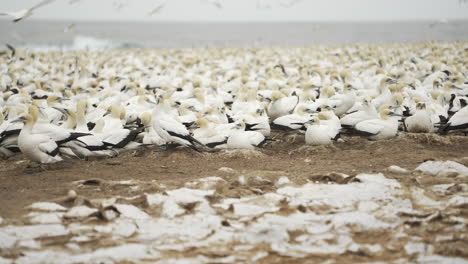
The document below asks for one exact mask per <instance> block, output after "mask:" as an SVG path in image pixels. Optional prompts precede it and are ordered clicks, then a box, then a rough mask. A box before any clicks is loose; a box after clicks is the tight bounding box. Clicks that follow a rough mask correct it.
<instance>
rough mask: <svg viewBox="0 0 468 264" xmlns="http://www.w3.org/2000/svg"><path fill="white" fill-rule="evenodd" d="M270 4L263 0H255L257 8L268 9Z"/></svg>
mask: <svg viewBox="0 0 468 264" xmlns="http://www.w3.org/2000/svg"><path fill="white" fill-rule="evenodd" d="M270 8H271V5H270V4H269V3H266V1H264V0H257V9H270Z"/></svg>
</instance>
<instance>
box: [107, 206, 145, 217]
mask: <svg viewBox="0 0 468 264" xmlns="http://www.w3.org/2000/svg"><path fill="white" fill-rule="evenodd" d="M114 207H115V209H117V211H119V213H120V217H126V218H131V219H148V218H150V216H149V215H148V214H147V213H145V212H143V211H142V210H140V209H139V208H138V207H136V206H134V205H131V204H114Z"/></svg>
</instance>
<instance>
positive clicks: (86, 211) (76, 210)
mask: <svg viewBox="0 0 468 264" xmlns="http://www.w3.org/2000/svg"><path fill="white" fill-rule="evenodd" d="M97 211H98V209H96V208H89V207H88V206H84V205H80V206H75V207H72V208H70V210H69V211H68V212H67V213H65V215H64V217H66V218H85V217H88V216H90V215H92V214H94V213H96V212H97Z"/></svg>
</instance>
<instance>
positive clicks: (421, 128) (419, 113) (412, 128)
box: [405, 103, 434, 133]
mask: <svg viewBox="0 0 468 264" xmlns="http://www.w3.org/2000/svg"><path fill="white" fill-rule="evenodd" d="M405 126H406V129H407V130H408V132H411V133H430V132H432V130H433V128H434V124H433V123H432V120H431V116H430V115H429V113H428V112H427V111H426V104H425V103H418V104H417V105H416V112H415V113H414V115H412V116H410V117H408V118H406V119H405Z"/></svg>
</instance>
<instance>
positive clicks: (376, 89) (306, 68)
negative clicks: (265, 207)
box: [0, 42, 468, 164]
mask: <svg viewBox="0 0 468 264" xmlns="http://www.w3.org/2000/svg"><path fill="white" fill-rule="evenodd" d="M467 62H468V45H467V43H465V42H451V43H443V42H425V43H406V44H387V45H370V44H352V45H343V46H336V47H331V46H311V47H297V48H292V47H290V48H281V47H269V48H267V47H264V48H261V47H256V48H200V49H115V50H49V51H31V50H23V49H15V48H14V47H11V46H9V47H8V49H5V50H4V51H3V52H2V53H1V57H0V155H1V156H2V157H3V158H10V157H12V156H14V155H15V154H17V153H19V152H22V153H23V154H24V156H25V157H26V158H28V159H30V160H32V161H34V162H37V163H39V164H45V163H55V162H58V161H61V160H63V159H64V158H66V159H68V158H78V159H86V160H88V159H91V158H106V157H114V156H116V155H118V154H119V153H122V152H125V151H128V150H134V149H137V148H152V149H158V150H164V149H170V148H173V147H177V146H185V147H189V148H192V149H193V150H195V151H199V152H215V151H222V150H223V149H256V148H261V147H262V146H264V145H265V144H269V142H270V141H274V140H275V138H274V137H272V135H271V131H286V132H285V133H288V134H293V135H294V134H297V135H299V134H303V135H304V136H305V142H304V144H309V145H328V144H334V142H336V141H346V139H343V138H341V136H343V135H346V136H359V137H366V138H368V139H370V140H391V138H393V137H395V136H397V134H399V133H440V134H447V133H460V132H463V133H466V132H467V131H468V107H466V104H467V101H468V79H467V74H468V69H467Z"/></svg>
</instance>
